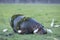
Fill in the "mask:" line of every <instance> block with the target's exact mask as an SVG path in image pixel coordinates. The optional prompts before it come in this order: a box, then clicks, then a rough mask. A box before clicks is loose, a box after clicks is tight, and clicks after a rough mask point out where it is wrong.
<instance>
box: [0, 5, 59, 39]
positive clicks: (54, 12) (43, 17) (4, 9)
mask: <svg viewBox="0 0 60 40" xmlns="http://www.w3.org/2000/svg"><path fill="white" fill-rule="evenodd" d="M14 14H24V15H25V16H28V17H31V18H34V19H36V20H37V21H38V22H39V23H41V24H43V25H44V26H45V28H50V29H51V30H52V31H53V33H48V34H46V35H38V34H29V35H28V34H26V35H19V34H14V35H12V36H6V34H8V33H12V32H13V31H12V28H11V26H10V18H11V16H12V15H14ZM53 18H54V19H55V24H59V25H60V4H0V40H60V27H58V28H51V27H50V23H51V20H52V19H53ZM5 28H7V29H8V32H6V33H4V32H3V31H2V30H3V29H5Z"/></svg>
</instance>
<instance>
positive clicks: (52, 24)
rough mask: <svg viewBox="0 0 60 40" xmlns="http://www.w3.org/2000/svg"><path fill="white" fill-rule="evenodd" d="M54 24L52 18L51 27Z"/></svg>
mask: <svg viewBox="0 0 60 40" xmlns="http://www.w3.org/2000/svg"><path fill="white" fill-rule="evenodd" d="M53 26H54V19H52V22H51V27H53Z"/></svg>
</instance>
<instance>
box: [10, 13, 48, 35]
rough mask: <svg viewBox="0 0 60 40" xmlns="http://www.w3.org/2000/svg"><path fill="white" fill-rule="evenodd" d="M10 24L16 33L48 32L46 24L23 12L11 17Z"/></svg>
mask: <svg viewBox="0 0 60 40" xmlns="http://www.w3.org/2000/svg"><path fill="white" fill-rule="evenodd" d="M10 25H11V27H12V29H13V31H14V32H15V33H19V34H47V31H46V30H45V29H44V26H43V25H42V24H41V23H39V22H37V21H36V20H34V19H33V18H30V17H26V16H24V15H22V14H16V15H13V16H12V17H11V20H10Z"/></svg>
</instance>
